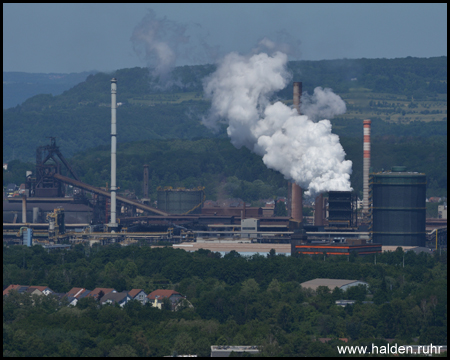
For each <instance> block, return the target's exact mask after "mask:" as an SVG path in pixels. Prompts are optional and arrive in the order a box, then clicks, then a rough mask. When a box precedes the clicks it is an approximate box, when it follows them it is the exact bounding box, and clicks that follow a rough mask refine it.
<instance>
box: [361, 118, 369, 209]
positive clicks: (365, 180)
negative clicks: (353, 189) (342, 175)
mask: <svg viewBox="0 0 450 360" xmlns="http://www.w3.org/2000/svg"><path fill="white" fill-rule="evenodd" d="M363 124H364V163H363V212H364V213H366V214H368V213H369V169H370V124H371V121H370V120H364V121H363Z"/></svg>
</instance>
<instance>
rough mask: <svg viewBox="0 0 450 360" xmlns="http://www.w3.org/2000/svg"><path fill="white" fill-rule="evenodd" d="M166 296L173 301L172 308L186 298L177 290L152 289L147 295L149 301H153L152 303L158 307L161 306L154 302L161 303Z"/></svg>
mask: <svg viewBox="0 0 450 360" xmlns="http://www.w3.org/2000/svg"><path fill="white" fill-rule="evenodd" d="M164 298H168V299H169V300H170V301H171V302H172V308H174V307H175V305H176V303H177V302H178V301H180V300H181V299H184V296H183V295H181V294H180V293H179V292H176V291H175V290H162V289H158V290H155V291H152V292H151V293H150V294H148V295H147V299H148V301H150V302H152V303H153V304H152V305H153V306H155V307H158V308H161V307H160V306H157V305H154V304H158V303H161V302H162V300H163V299H164ZM155 300H156V301H155Z"/></svg>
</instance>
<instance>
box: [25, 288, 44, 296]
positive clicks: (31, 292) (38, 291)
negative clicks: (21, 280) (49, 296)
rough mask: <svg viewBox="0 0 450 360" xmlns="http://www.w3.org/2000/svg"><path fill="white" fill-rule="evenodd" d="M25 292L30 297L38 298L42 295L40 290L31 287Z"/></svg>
mask: <svg viewBox="0 0 450 360" xmlns="http://www.w3.org/2000/svg"><path fill="white" fill-rule="evenodd" d="M25 292H26V293H28V294H30V295H38V296H41V295H44V294H43V293H42V291H41V290H39V289H36V288H32V287H28V289H27V290H26V291H25Z"/></svg>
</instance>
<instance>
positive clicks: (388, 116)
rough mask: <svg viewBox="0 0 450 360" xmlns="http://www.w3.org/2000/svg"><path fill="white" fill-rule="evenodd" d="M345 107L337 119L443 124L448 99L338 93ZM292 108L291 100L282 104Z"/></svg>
mask: <svg viewBox="0 0 450 360" xmlns="http://www.w3.org/2000/svg"><path fill="white" fill-rule="evenodd" d="M338 95H339V96H341V97H342V99H343V100H344V101H345V104H346V105H347V112H346V113H345V114H344V115H340V116H339V117H340V118H344V119H345V118H347V119H353V118H365V119H366V118H367V119H371V118H380V119H382V120H384V121H387V122H393V123H403V124H404V123H409V122H412V121H446V120H447V95H438V96H436V97H435V98H433V99H427V100H415V99H414V98H407V97H406V96H405V95H397V94H388V93H374V92H371V91H370V89H364V88H358V89H350V91H349V92H348V93H339V94H338ZM199 100H204V98H203V94H202V93H201V92H186V93H173V94H149V95H145V96H142V97H139V98H131V99H128V102H129V103H130V104H133V105H137V106H154V105H159V104H167V105H170V104H180V103H182V102H184V101H199ZM283 102H284V103H285V104H287V105H292V100H286V101H283Z"/></svg>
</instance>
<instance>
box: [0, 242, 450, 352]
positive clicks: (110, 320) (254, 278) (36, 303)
mask: <svg viewBox="0 0 450 360" xmlns="http://www.w3.org/2000/svg"><path fill="white" fill-rule="evenodd" d="M374 261H375V259H374V256H372V255H371V256H366V257H357V256H354V255H351V256H350V257H349V258H348V259H342V258H340V257H332V256H331V257H324V256H322V255H320V256H319V255H317V256H313V257H309V256H300V257H289V256H284V255H276V254H275V253H274V251H271V252H270V254H269V255H268V256H267V257H265V256H261V255H254V256H251V257H242V256H240V255H239V254H238V253H236V252H234V251H232V252H230V253H228V254H226V255H225V256H223V257H222V256H221V255H220V253H213V252H210V251H209V250H199V251H197V252H194V253H189V252H185V251H184V250H181V249H173V248H156V249H151V248H150V247H148V246H142V247H138V246H128V247H125V248H122V247H121V246H120V245H118V244H116V245H111V246H105V247H100V246H94V247H92V248H90V247H89V246H83V245H77V246H75V248H74V249H73V250H70V251H67V252H65V251H64V252H52V253H47V252H46V251H45V250H44V249H43V248H42V247H41V246H33V247H32V248H26V247H22V246H12V247H9V248H8V247H4V248H3V286H6V285H9V284H24V285H47V286H49V287H50V288H51V289H52V290H54V291H56V292H67V291H68V290H70V289H71V288H72V287H85V288H88V289H94V288H95V287H112V288H115V289H116V290H117V291H122V290H128V291H129V290H131V289H132V288H142V289H144V290H145V291H146V292H147V293H148V292H150V291H153V290H155V289H158V288H170V289H175V290H176V291H179V292H180V293H182V294H183V295H185V296H186V297H187V299H188V300H189V301H190V302H191V303H192V305H193V306H194V308H193V309H192V308H185V309H183V310H180V311H177V312H172V311H169V310H167V309H166V310H162V311H161V310H158V309H156V308H152V307H151V306H150V305H149V304H147V305H145V306H142V305H141V304H140V303H137V302H131V303H129V304H127V305H126V306H125V307H124V308H123V309H121V308H119V307H118V306H109V305H105V306H101V307H100V306H98V305H97V304H96V303H95V300H92V299H87V298H85V299H82V300H80V301H79V303H78V304H77V306H76V307H67V306H66V304H64V302H62V303H60V302H58V300H56V299H53V298H52V297H51V296H49V297H45V296H42V297H35V298H34V299H30V298H29V297H28V296H29V295H27V294H23V295H19V294H17V293H11V295H10V296H8V297H6V298H4V300H3V356H164V355H172V354H173V353H174V351H175V352H176V353H178V354H198V355H200V356H209V352H210V346H211V345H227V344H228V345H259V346H261V349H262V355H264V356H335V355H337V353H336V345H342V344H343V343H342V342H340V341H339V340H337V339H338V338H347V339H348V340H349V344H351V345H356V344H364V345H370V344H371V343H375V344H378V346H380V345H385V344H386V343H387V340H386V339H395V342H396V343H398V344H399V345H400V344H413V343H417V344H430V343H433V344H439V345H444V344H447V255H446V252H443V253H442V254H439V252H436V253H434V254H433V255H429V254H425V253H420V254H415V253H414V252H412V251H409V252H406V253H404V252H403V251H402V250H401V249H397V251H395V252H390V253H383V254H378V255H376V265H375V264H374ZM403 261H404V266H403ZM314 278H336V279H355V280H356V279H357V280H362V281H365V282H367V283H368V284H369V289H368V290H367V289H366V288H365V287H363V286H359V287H353V288H350V289H348V290H347V291H342V290H339V289H334V290H333V291H330V290H328V288H325V287H320V288H319V289H317V291H311V290H308V289H303V288H302V287H301V286H300V283H302V282H304V281H308V280H311V279H314ZM340 299H350V300H356V301H357V302H356V304H354V305H348V306H346V307H340V306H337V305H335V301H336V300H340ZM32 301H33V302H32ZM363 301H369V303H363ZM371 302H373V303H371ZM320 337H327V338H331V339H332V340H331V341H330V342H329V343H327V344H324V343H322V342H320V341H318V338H320Z"/></svg>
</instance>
